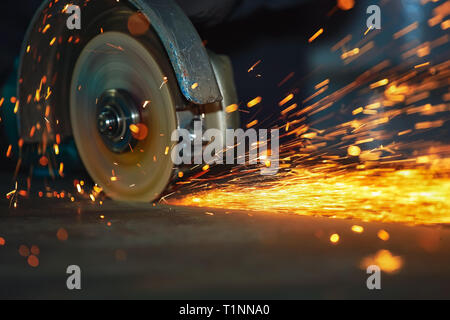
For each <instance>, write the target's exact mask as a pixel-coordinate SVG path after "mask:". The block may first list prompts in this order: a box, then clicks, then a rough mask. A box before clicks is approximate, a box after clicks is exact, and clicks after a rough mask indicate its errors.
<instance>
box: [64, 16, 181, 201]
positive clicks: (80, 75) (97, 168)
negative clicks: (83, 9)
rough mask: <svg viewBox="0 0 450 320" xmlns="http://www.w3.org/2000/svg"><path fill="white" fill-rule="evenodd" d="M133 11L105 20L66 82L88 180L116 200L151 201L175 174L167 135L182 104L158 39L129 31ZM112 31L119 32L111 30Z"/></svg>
mask: <svg viewBox="0 0 450 320" xmlns="http://www.w3.org/2000/svg"><path fill="white" fill-rule="evenodd" d="M132 14H133V12H132V11H127V10H122V11H120V12H116V13H115V14H114V16H113V19H112V21H109V22H106V21H104V22H103V23H104V25H107V26H108V28H107V30H108V31H106V32H104V33H101V34H99V35H97V36H95V37H94V38H93V39H92V40H91V41H90V42H88V43H87V45H86V46H85V47H84V48H83V50H82V51H81V54H80V56H79V58H78V60H77V62H76V65H75V68H74V72H73V76H72V83H71V88H70V117H71V124H72V131H73V135H74V138H75V142H76V145H77V148H78V151H79V154H80V157H81V159H82V161H83V163H84V165H85V167H86V169H87V170H88V172H89V174H90V175H91V177H92V178H93V180H94V181H95V182H96V183H97V184H99V185H100V186H101V187H102V188H103V189H104V191H105V192H106V194H107V195H108V196H110V197H111V198H113V199H116V200H125V201H152V200H154V199H155V198H157V197H158V196H160V195H161V193H162V192H163V191H164V190H165V189H166V187H167V185H168V183H169V182H170V180H171V177H172V174H173V163H172V160H171V157H170V151H169V150H171V147H172V145H173V144H174V143H173V142H171V134H172V132H173V131H174V130H175V129H176V128H177V120H176V108H177V106H180V105H182V104H184V101H183V99H182V97H181V95H180V89H179V87H178V85H177V82H176V79H175V76H174V73H173V70H172V68H171V65H170V61H169V59H168V57H167V54H166V52H165V50H164V48H163V47H162V45H161V43H160V40H159V38H158V37H157V36H156V34H155V33H154V32H153V31H152V29H151V28H150V29H148V31H147V32H146V33H145V35H143V36H141V37H134V36H132V35H131V34H130V33H129V32H128V30H127V29H128V28H127V22H128V21H129V18H130V15H132ZM114 30H117V31H114Z"/></svg>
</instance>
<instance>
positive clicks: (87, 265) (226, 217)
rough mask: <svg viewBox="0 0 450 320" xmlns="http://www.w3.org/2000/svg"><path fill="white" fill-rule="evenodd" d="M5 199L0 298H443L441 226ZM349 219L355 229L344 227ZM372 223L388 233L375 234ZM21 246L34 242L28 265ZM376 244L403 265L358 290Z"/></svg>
mask: <svg viewBox="0 0 450 320" xmlns="http://www.w3.org/2000/svg"><path fill="white" fill-rule="evenodd" d="M5 179H7V178H6V177H5ZM37 183H38V182H37V181H35V182H34V185H35V186H36V185H37ZM4 191H5V192H6V191H7V190H4ZM8 205H9V203H8V201H6V200H2V201H1V202H0V222H1V223H0V236H1V237H3V238H4V239H5V245H4V246H0V261H1V263H0V283H1V286H0V297H1V298H6V299H12V298H56V299H77V298H90V299H95V298H97V299H102V298H124V299H133V298H137V299H145V298H153V299H302V298H303V299H311V298H335V299H345V298H347V299H350V298H353V299H361V298H364V299H380V298H394V299H400V298H414V299H419V298H425V299H432V298H441V299H442V298H445V299H448V298H449V297H450V294H449V293H450V291H449V290H450V287H449V284H450V274H449V272H448V270H449V268H450V256H449V255H448V252H449V250H450V230H449V229H448V228H446V227H439V226H435V227H420V226H416V227H409V226H405V225H400V224H389V223H375V222H371V223H367V222H362V221H358V220H353V219H349V220H339V219H328V218H318V217H308V216H298V215H289V214H287V215H284V214H273V213H261V212H242V211H241V212H240V211H235V210H212V209H206V208H183V207H169V206H159V205H158V206H156V207H153V206H152V205H149V204H122V203H117V202H113V201H105V202H104V204H103V206H99V205H98V203H92V202H91V201H84V202H78V201H77V202H76V203H71V202H70V201H69V200H68V199H62V200H61V199H56V198H55V199H39V200H21V201H19V205H18V208H17V209H8ZM205 212H209V213H210V214H205ZM211 214H214V215H211ZM101 216H104V219H102V218H101ZM354 224H358V225H361V226H362V227H364V232H363V233H355V232H352V230H351V227H352V226H353V225H354ZM61 228H62V229H64V230H66V231H67V235H68V238H67V240H65V241H64V240H59V239H58V237H57V233H58V230H60V229H61ZM381 229H383V230H386V231H387V232H389V234H390V235H391V237H390V239H389V240H388V241H383V240H381V239H379V238H378V237H377V233H378V232H379V230H381ZM332 233H338V234H339V235H340V241H339V242H338V243H336V244H332V243H330V241H329V237H330V235H331V234H332ZM21 245H26V246H28V247H31V246H32V245H35V246H38V247H39V249H40V253H39V255H38V256H37V257H38V259H39V266H38V267H37V268H33V267H31V266H29V265H28V264H27V259H26V258H25V257H22V256H21V255H20V254H19V252H18V249H19V247H20V246H21ZM379 250H389V251H390V252H391V253H392V255H394V256H400V257H401V259H402V261H403V267H402V268H401V269H400V270H398V271H397V272H396V273H387V272H382V273H381V290H369V289H368V288H367V286H366V281H367V278H368V277H369V275H368V274H367V273H366V270H364V269H362V268H361V267H360V264H361V261H363V260H364V259H365V258H366V257H367V256H372V255H373V254H375V253H376V252H378V251H379ZM74 264H75V265H78V266H79V267H80V268H81V274H82V278H81V287H82V290H72V291H70V290H68V289H67V288H66V280H67V278H68V276H69V275H67V274H66V269H67V267H68V266H69V265H74ZM417 288H420V290H417ZM173 318H176V317H175V316H174V317H173Z"/></svg>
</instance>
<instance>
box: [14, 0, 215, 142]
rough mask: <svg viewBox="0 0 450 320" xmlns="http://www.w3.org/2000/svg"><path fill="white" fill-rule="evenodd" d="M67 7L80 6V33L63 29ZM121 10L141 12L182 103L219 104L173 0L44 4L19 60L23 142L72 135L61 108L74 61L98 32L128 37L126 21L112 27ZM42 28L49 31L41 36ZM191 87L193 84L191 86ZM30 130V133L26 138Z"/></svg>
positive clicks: (194, 37)
mask: <svg viewBox="0 0 450 320" xmlns="http://www.w3.org/2000/svg"><path fill="white" fill-rule="evenodd" d="M69 3H70V4H74V5H79V6H80V7H81V15H82V28H81V30H69V29H68V28H67V27H66V20H67V18H68V17H69V16H68V15H67V14H65V13H63V10H64V7H65V5H66V4H69ZM50 4H51V6H50ZM124 10H132V11H134V12H136V11H141V12H142V13H143V14H144V15H145V16H146V17H147V18H148V19H149V21H151V26H152V28H153V29H154V30H155V31H156V33H157V34H158V36H159V38H160V41H161V42H162V44H163V45H164V49H165V51H166V52H167V55H168V57H169V59H170V61H171V63H172V68H173V70H174V71H175V74H176V78H177V81H178V84H179V87H180V89H181V91H182V93H183V94H184V96H185V98H186V99H188V100H190V101H191V102H194V103H196V104H207V103H213V102H216V101H220V100H221V99H222V97H221V95H220V90H219V88H218V85H217V82H216V79H215V76H214V72H213V69H212V67H211V64H210V62H209V59H208V54H207V53H206V50H205V48H204V47H203V45H202V42H201V39H200V38H199V36H198V34H197V33H196V31H195V29H194V27H193V26H192V24H191V22H190V21H189V19H188V18H187V17H186V16H185V15H184V13H183V12H182V10H181V9H180V8H179V7H178V6H177V5H176V4H175V3H174V2H173V1H172V0H151V1H150V0H145V1H144V0H131V1H130V3H125V2H111V1H107V0H93V1H90V2H87V3H85V1H80V0H74V1H58V2H57V3H53V1H50V0H47V1H45V2H44V3H43V4H42V6H41V7H40V9H39V10H38V12H37V13H36V15H35V17H34V18H33V20H32V22H31V24H30V26H29V29H28V31H27V35H26V37H25V41H24V43H23V47H22V53H21V59H20V61H21V64H20V69H19V79H18V82H19V85H18V98H19V101H20V108H19V117H18V118H19V130H20V134H21V137H22V138H23V139H24V141H25V142H41V141H43V140H49V139H50V140H52V139H54V137H55V134H56V133H59V134H61V135H62V136H63V137H64V136H70V135H71V127H70V124H69V122H70V121H69V112H68V109H67V108H65V107H64V106H67V105H68V96H69V84H70V79H71V76H72V71H73V68H74V65H75V61H76V60H77V58H78V56H79V54H80V52H81V50H82V48H83V47H84V46H85V45H86V43H88V42H89V41H90V40H91V39H92V38H93V37H95V36H96V35H97V34H99V33H100V32H101V30H105V31H108V30H109V31H113V30H117V29H120V30H123V31H124V32H127V22H126V21H125V23H124V24H122V25H120V26H118V25H115V24H114V23H113V21H114V16H115V15H116V14H118V12H120V11H124ZM47 25H50V27H49V28H48V29H47V30H46V31H45V32H43V29H44V28H45V27H46V26H47ZM144 37H145V36H144ZM140 38H143V37H140ZM194 83H197V85H196V86H193V84H194ZM47 107H49V108H47ZM44 122H46V123H47V124H46V125H45V126H44ZM33 127H34V129H35V130H33V131H34V134H30V131H32V128H33ZM44 128H45V129H44ZM44 136H45V138H44Z"/></svg>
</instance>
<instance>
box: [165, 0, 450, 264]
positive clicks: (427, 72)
mask: <svg viewBox="0 0 450 320" xmlns="http://www.w3.org/2000/svg"><path fill="white" fill-rule="evenodd" d="M445 3H446V5H447V6H448V4H449V3H450V2H448V1H447V2H445ZM441 6H444V4H442V5H441ZM439 8H441V7H438V8H437V9H436V10H434V14H435V15H436V16H435V17H432V18H431V19H430V20H429V23H428V24H429V25H424V26H421V25H420V24H419V23H418V22H414V23H412V24H410V25H408V26H407V27H399V28H398V29H397V31H396V32H395V33H394V34H393V35H392V36H391V39H393V40H391V42H390V43H388V45H387V47H392V46H394V45H395V46H397V45H396V43H395V41H399V39H401V38H402V37H404V36H405V35H406V34H408V33H412V32H414V30H416V29H418V28H419V27H422V28H432V27H433V25H432V24H430V21H434V20H433V19H437V17H441V16H442V14H441V13H440V12H441V11H442V10H441V9H439ZM441 20H442V17H441ZM438 23H439V22H437V23H435V24H434V25H437V24H438ZM442 29H443V30H445V29H444V28H442ZM322 33H323V29H320V30H319V31H318V32H316V33H315V34H314V35H313V36H312V37H311V38H310V39H309V42H312V41H314V40H316V39H317V37H318V36H319V35H321V34H322ZM430 34H431V33H430ZM366 35H367V31H366V32H365V33H364V34H363V35H362V39H361V35H360V36H359V38H358V37H357V36H355V35H348V36H346V37H344V38H343V39H342V40H341V41H339V42H338V43H337V44H336V45H334V46H333V47H332V49H331V51H332V52H334V53H335V54H337V55H338V56H339V57H340V58H341V60H342V63H343V64H344V65H346V66H348V65H350V66H351V65H355V64H357V65H358V66H359V64H358V62H359V60H358V59H362V57H364V58H365V59H366V60H365V61H364V63H365V65H366V66H367V61H368V60H367V59H372V61H377V62H376V63H374V62H372V65H371V66H370V65H369V67H368V68H367V67H366V68H365V69H362V70H364V72H363V73H361V74H360V75H359V76H358V77H356V79H354V80H353V81H349V82H348V83H347V84H346V85H343V86H342V85H340V86H336V87H335V86H333V85H334V84H333V78H332V77H331V76H329V77H326V80H325V81H322V82H319V84H317V85H315V86H314V85H313V87H314V90H315V91H313V92H312V93H309V94H308V95H306V98H303V101H302V104H301V105H299V106H297V104H295V107H288V108H287V109H285V107H284V106H283V105H284V104H286V103H287V102H290V101H291V100H294V95H293V94H292V93H289V94H285V95H284V96H282V98H281V100H280V102H279V106H283V108H281V110H280V114H281V117H280V118H279V119H277V120H275V121H274V123H275V124H274V125H273V127H275V128H278V129H280V139H281V142H282V144H281V147H280V171H279V173H278V175H276V176H274V177H270V178H268V177H262V176H260V175H259V168H256V167H251V166H241V167H239V168H234V169H232V170H231V171H230V173H229V174H228V175H227V176H228V177H227V179H223V175H222V177H218V178H214V177H206V178H204V177H202V178H200V179H192V180H190V184H188V185H186V184H184V187H183V188H181V191H180V192H179V194H178V196H175V197H173V198H172V199H169V203H171V204H174V205H183V206H196V207H205V208H226V209H235V210H252V211H261V212H271V213H287V214H298V215H311V216H326V217H332V218H343V219H347V218H356V219H359V220H362V221H384V222H402V223H408V224H449V223H450V145H449V144H447V143H448V141H446V140H445V139H444V141H443V139H442V137H440V136H439V132H440V131H439V130H441V132H443V134H444V136H445V135H448V133H446V131H445V127H446V126H448V120H449V119H450V117H449V111H450V105H449V103H448V102H449V101H450V95H449V93H448V92H449V82H448V80H449V78H450V61H449V60H446V61H445V60H442V59H440V60H439V59H430V58H431V57H432V56H431V54H432V50H435V49H436V50H441V51H442V50H443V49H444V48H446V50H444V52H446V53H447V56H448V53H449V52H448V35H447V36H437V38H436V39H431V40H430V41H427V42H424V43H422V44H420V43H416V42H414V41H417V40H414V41H413V42H412V43H411V44H410V45H404V44H403V45H398V46H397V47H398V50H399V52H398V55H399V56H401V57H402V59H403V65H402V66H401V68H400V67H399V66H398V65H396V64H395V62H393V61H392V60H390V58H386V59H385V60H384V61H383V60H378V59H376V57H377V55H378V56H379V55H380V52H385V51H386V50H387V49H386V48H385V47H383V46H381V47H380V48H377V46H376V44H378V45H380V42H379V43H377V42H376V36H377V33H373V34H372V36H371V37H368V36H367V37H365V36H366ZM352 39H353V42H352ZM403 39H404V38H403ZM352 44H353V46H352ZM352 47H353V48H355V49H350V50H348V48H352ZM375 49H378V50H377V52H375V51H376V50H375ZM338 50H341V52H339V51H338ZM390 50H391V49H390ZM369 54H372V55H373V56H372V58H370V56H368V55H369ZM442 55H443V56H445V55H446V54H444V53H443V54H442ZM427 58H428V59H427ZM391 59H392V58H391ZM424 59H426V60H425V61H424ZM432 61H433V62H432ZM322 79H323V78H322ZM285 83H286V82H285V81H284V82H283V83H282V84H281V85H284V84H285ZM316 83H317V82H316ZM339 87H340V89H337V90H336V88H339ZM331 88H334V89H333V90H334V91H332V90H331ZM290 91H291V90H290ZM306 91H308V90H306ZM297 92H301V91H299V90H297ZM298 95H300V94H296V95H295V96H298ZM298 99H301V98H300V97H298ZM294 101H295V100H294ZM297 103H298V101H297ZM290 104H291V105H292V102H291V103H290ZM324 111H325V112H324ZM266 120H267V119H265V121H266ZM257 123H258V122H257V119H254V120H253V121H252V123H251V126H255V125H256V124H257ZM260 123H261V121H260ZM266 123H267V122H266ZM405 124H407V125H405ZM247 127H250V126H249V125H247ZM432 130H435V131H432ZM362 231H363V229H362V228H361V227H358V226H355V228H354V232H362ZM378 236H379V238H380V239H382V240H386V239H388V238H389V234H388V233H387V232H386V231H384V232H380V233H379V235H378ZM330 241H331V242H333V243H336V242H338V241H339V236H338V235H333V236H332V238H330ZM381 256H382V259H384V260H386V259H385V257H387V255H386V254H384V255H381ZM378 258H380V257H378V256H377V257H375V258H374V259H378ZM390 260H392V259H390ZM395 264H396V265H398V264H399V263H398V262H396V263H395ZM391 269H395V268H394V267H392V268H391Z"/></svg>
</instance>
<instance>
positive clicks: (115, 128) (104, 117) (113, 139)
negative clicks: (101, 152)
mask: <svg viewBox="0 0 450 320" xmlns="http://www.w3.org/2000/svg"><path fill="white" fill-rule="evenodd" d="M140 120H141V116H140V113H139V109H138V107H137V104H136V103H135V102H134V100H133V98H132V97H131V95H130V94H129V93H128V92H127V91H125V90H120V89H112V90H107V91H105V92H104V93H103V94H102V95H101V96H100V98H98V101H97V130H98V132H99V134H100V136H101V137H102V140H103V142H104V143H105V145H106V146H107V147H108V148H109V149H110V150H111V151H113V152H116V153H123V152H126V151H129V150H131V148H132V147H133V145H134V144H135V143H136V140H135V139H134V138H133V134H132V132H131V129H130V126H131V125H133V124H138V123H139V122H140Z"/></svg>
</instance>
